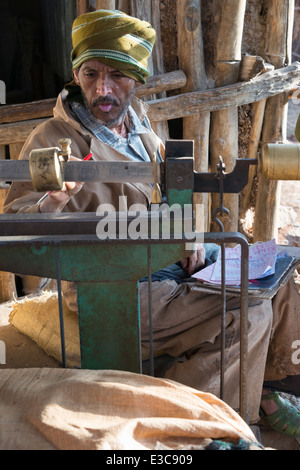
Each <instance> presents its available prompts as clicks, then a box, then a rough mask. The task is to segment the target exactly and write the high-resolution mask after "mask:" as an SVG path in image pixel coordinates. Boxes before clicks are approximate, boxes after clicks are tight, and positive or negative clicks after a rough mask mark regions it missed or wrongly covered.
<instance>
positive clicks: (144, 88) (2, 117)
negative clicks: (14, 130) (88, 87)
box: [0, 70, 186, 123]
mask: <svg viewBox="0 0 300 470" xmlns="http://www.w3.org/2000/svg"><path fill="white" fill-rule="evenodd" d="M185 84H186V76H185V74H184V73H183V72H182V71H181V70H177V71H175V72H170V73H165V74H161V75H155V76H154V77H149V78H148V79H147V83H146V84H145V85H141V86H140V87H139V88H138V89H137V91H136V96H137V97H139V98H143V97H145V96H149V95H152V94H155V93H160V92H162V91H168V90H176V89H179V88H182V87H184V86H185ZM55 104H56V98H50V99H46V100H41V101H33V102H31V103H22V104H13V105H5V106H1V107H0V123H8V122H18V121H25V120H28V119H38V118H45V117H51V116H53V108H54V106H55Z"/></svg>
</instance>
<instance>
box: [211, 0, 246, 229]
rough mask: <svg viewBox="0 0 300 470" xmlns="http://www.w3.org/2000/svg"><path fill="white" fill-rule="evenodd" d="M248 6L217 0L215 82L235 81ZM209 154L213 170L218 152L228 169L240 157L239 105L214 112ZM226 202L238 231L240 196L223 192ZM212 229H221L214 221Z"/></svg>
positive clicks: (215, 203)
mask: <svg viewBox="0 0 300 470" xmlns="http://www.w3.org/2000/svg"><path fill="white" fill-rule="evenodd" d="M245 9H246V1H245V0H228V1H226V2H222V1H220V2H216V14H218V13H219V14H220V15H221V18H220V22H219V30H218V33H217V40H216V44H215V56H216V64H215V81H216V86H217V87H219V86H225V85H229V84H233V83H236V82H237V80H238V76H239V68H240V61H241V43H242V35H243V26H244V16H245ZM210 155H211V166H212V171H215V170H216V166H217V164H218V162H219V156H222V158H223V161H224V163H225V166H226V171H227V172H228V171H232V170H233V168H234V166H235V161H236V158H237V157H238V109H237V107H236V106H235V107H232V108H228V109H226V110H222V111H217V112H215V113H213V114H212V120H211V134H210ZM223 202H224V206H225V207H226V208H227V209H229V211H230V215H229V216H225V217H223V218H222V222H223V225H224V230H225V231H237V230H238V220H239V196H238V195H235V194H234V195H231V194H230V195H227V194H226V195H224V201H223ZM218 207H219V197H218V195H213V197H212V211H213V212H214V211H215V209H216V208H218ZM212 229H213V230H214V231H216V230H217V231H218V230H219V228H218V227H217V225H216V224H215V223H213V224H212Z"/></svg>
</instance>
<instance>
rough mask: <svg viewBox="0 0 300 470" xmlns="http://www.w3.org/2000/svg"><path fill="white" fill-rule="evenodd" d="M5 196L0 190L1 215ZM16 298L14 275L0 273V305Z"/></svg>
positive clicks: (1, 149) (0, 152)
mask: <svg viewBox="0 0 300 470" xmlns="http://www.w3.org/2000/svg"><path fill="white" fill-rule="evenodd" d="M5 153H6V152H5V145H0V159H2V160H3V159H5V158H6V155H5ZM6 196H7V190H6V189H0V213H1V214H2V213H3V204H4V202H5V199H6ZM15 296H16V283H15V275H14V274H12V273H8V272H4V271H0V303H3V302H8V301H9V300H13V298H14V297H15Z"/></svg>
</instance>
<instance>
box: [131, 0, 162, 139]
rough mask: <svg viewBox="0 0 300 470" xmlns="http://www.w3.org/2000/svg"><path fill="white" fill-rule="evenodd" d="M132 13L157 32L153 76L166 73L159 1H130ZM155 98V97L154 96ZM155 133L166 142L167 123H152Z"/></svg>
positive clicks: (150, 66)
mask: <svg viewBox="0 0 300 470" xmlns="http://www.w3.org/2000/svg"><path fill="white" fill-rule="evenodd" d="M129 4H130V12H131V15H132V16H135V17H136V18H140V19H141V20H145V21H148V22H149V23H150V24H151V25H152V27H153V28H154V29H155V31H156V42H155V46H154V48H153V52H152V55H151V56H150V58H149V61H148V68H149V71H150V74H151V75H157V74H163V73H164V62H163V51H162V43H161V33H160V8H159V0H153V1H151V2H140V1H139V0H129ZM165 96H166V94H165V93H162V94H160V95H159V96H156V98H164V97H165ZM154 98H155V96H154ZM151 126H152V128H153V130H154V132H155V133H156V134H157V135H158V136H159V137H160V138H161V139H162V141H163V142H165V141H166V140H167V139H168V138H169V130H168V123H167V121H161V122H155V123H151Z"/></svg>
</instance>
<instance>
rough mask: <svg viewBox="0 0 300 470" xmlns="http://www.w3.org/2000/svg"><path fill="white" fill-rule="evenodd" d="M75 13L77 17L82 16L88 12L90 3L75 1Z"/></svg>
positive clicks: (86, 0)
mask: <svg viewBox="0 0 300 470" xmlns="http://www.w3.org/2000/svg"><path fill="white" fill-rule="evenodd" d="M76 11H77V16H80V15H83V14H84V13H87V12H88V11H90V2H89V0H76Z"/></svg>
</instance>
